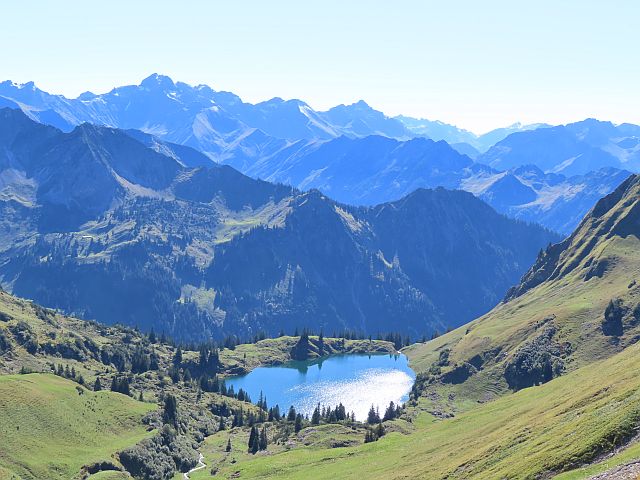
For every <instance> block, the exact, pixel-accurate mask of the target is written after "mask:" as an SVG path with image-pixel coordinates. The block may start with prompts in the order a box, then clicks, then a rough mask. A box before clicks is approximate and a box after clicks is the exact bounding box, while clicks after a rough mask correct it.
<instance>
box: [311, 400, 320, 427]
mask: <svg viewBox="0 0 640 480" xmlns="http://www.w3.org/2000/svg"><path fill="white" fill-rule="evenodd" d="M319 424H320V404H318V405H317V406H316V408H315V409H314V410H313V415H311V425H319Z"/></svg>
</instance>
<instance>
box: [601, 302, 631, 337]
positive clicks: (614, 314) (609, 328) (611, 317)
mask: <svg viewBox="0 0 640 480" xmlns="http://www.w3.org/2000/svg"><path fill="white" fill-rule="evenodd" d="M627 311H628V309H627V307H625V306H624V304H623V303H622V300H621V299H619V298H614V299H612V300H609V304H608V305H607V308H605V310H604V319H603V320H602V333H604V334H605V335H607V336H615V337H617V336H620V335H622V333H623V332H624V328H623V326H622V320H623V319H624V316H625V315H626V314H627Z"/></svg>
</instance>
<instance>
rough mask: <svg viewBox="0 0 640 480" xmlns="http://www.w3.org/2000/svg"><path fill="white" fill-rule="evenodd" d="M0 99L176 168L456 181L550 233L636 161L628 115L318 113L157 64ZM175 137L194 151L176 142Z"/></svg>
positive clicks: (345, 185)
mask: <svg viewBox="0 0 640 480" xmlns="http://www.w3.org/2000/svg"><path fill="white" fill-rule="evenodd" d="M0 106H7V107H10V108H14V109H16V108H19V109H21V110H22V111H23V112H24V113H25V114H26V115H27V116H28V117H29V118H30V119H32V120H34V121H37V122H40V123H44V124H48V125H52V126H55V127H57V128H59V129H60V130H62V131H65V132H69V131H71V130H72V129H73V128H74V126H76V125H79V124H82V123H83V122H88V123H92V124H95V125H105V126H109V127H113V128H119V129H123V130H126V131H128V132H129V134H130V135H132V136H135V138H136V139H138V140H139V141H141V142H143V143H144V144H145V145H147V146H150V147H152V148H153V149H155V150H156V151H163V152H172V153H171V154H170V155H172V156H174V157H178V156H180V155H182V156H183V160H182V163H183V164H184V165H185V166H201V165H203V164H206V163H207V162H215V163H225V164H228V165H231V166H233V167H234V168H236V169H238V170H240V171H242V172H243V173H245V174H247V175H250V176H252V177H255V178H262V179H267V180H270V181H276V182H282V183H287V184H290V185H293V186H296V187H299V188H302V189H310V188H317V189H320V190H321V191H323V192H325V193H327V194H328V195H330V196H332V197H334V198H335V199H337V200H339V201H342V202H346V203H352V204H356V205H373V204H376V203H380V202H386V201H391V200H396V199H399V198H401V197H402V196H404V195H407V194H409V193H410V192H412V191H413V190H415V189H416V188H433V187H438V186H444V187H446V188H462V189H465V190H467V191H470V192H473V193H474V194H476V195H477V196H479V197H481V198H483V199H485V200H486V201H488V202H489V203H490V204H491V205H492V206H494V207H495V208H496V209H498V210H499V211H501V212H504V213H506V214H508V215H511V216H516V217H518V218H522V219H526V220H530V221H537V222H540V223H542V224H543V225H545V226H547V227H549V228H553V229H555V230H558V231H560V232H568V231H570V230H571V228H573V226H575V224H576V223H577V220H578V218H579V216H581V215H582V214H584V213H586V211H587V210H588V208H589V207H590V206H591V205H592V204H593V203H594V202H595V200H597V197H596V196H597V195H599V194H605V193H608V192H610V191H611V190H613V188H614V187H615V186H616V182H618V181H619V180H620V178H621V177H624V176H625V175H627V170H630V171H640V143H639V138H640V127H638V126H636V125H631V124H623V125H619V126H615V125H613V124H611V123H609V122H599V121H596V120H585V121H583V122H577V123H574V124H569V125H565V126H556V127H550V126H547V125H521V124H514V125H512V126H510V127H507V128H502V129H496V130H494V131H492V132H489V133H486V134H484V135H481V136H477V135H475V134H473V133H471V132H468V131H466V130H462V129H459V128H457V127H455V126H452V125H448V124H446V123H443V122H438V121H429V120H423V119H420V120H419V119H413V118H409V117H402V116H400V117H396V118H390V117H388V116H386V115H384V114H383V113H382V112H379V111H377V110H375V109H373V108H371V107H370V106H369V105H367V104H366V103H365V102H364V101H359V102H357V103H354V104H352V105H339V106H337V107H334V108H332V109H330V110H327V111H325V112H319V111H316V110H314V109H313V108H311V107H310V106H309V105H308V104H306V103H305V102H303V101H301V100H283V99H281V98H273V99H271V100H268V101H265V102H260V103H257V104H251V103H246V102H243V101H242V100H241V99H240V97H238V96H237V95H234V94H233V93H230V92H220V91H215V90H213V89H212V88H210V87H208V86H206V85H198V86H190V85H187V84H185V83H182V82H174V81H173V80H172V79H170V78H169V77H166V76H163V75H157V74H154V75H151V76H149V77H148V78H146V79H144V80H143V81H142V82H141V83H140V85H129V86H123V87H118V88H114V89H113V90H111V91H110V92H108V93H104V94H99V95H98V94H94V93H91V92H86V93H83V94H82V95H80V96H79V97H78V98H76V99H68V98H65V97H63V96H60V95H51V94H48V93H46V92H44V91H42V90H40V89H38V88H37V87H36V86H35V85H34V84H33V83H32V82H30V83H27V84H23V85H18V84H14V83H12V82H9V81H7V82H3V83H0ZM136 131H139V132H143V133H144V134H145V135H147V136H146V137H143V136H141V135H143V134H142V133H136ZM427 137H429V138H427ZM445 142H447V143H450V144H451V146H449V145H447V143H445ZM496 142H497V143H496ZM494 143H495V145H493V144H494ZM179 145H183V146H187V147H192V148H194V149H196V150H198V151H200V152H202V153H204V155H201V156H197V157H194V156H193V154H186V153H185V152H186V150H183V151H181V152H180V151H179V150H180V148H179ZM205 155H206V157H205ZM474 160H475V161H474ZM525 165H528V166H531V165H533V166H535V167H536V168H537V169H538V171H537V172H536V174H535V175H533V176H532V175H528V176H527V177H526V178H525V177H523V175H522V174H518V173H514V172H517V171H518V169H520V167H522V166H525ZM603 169H604V170H603ZM529 173H531V172H529ZM552 174H561V175H559V177H558V176H554V175H552ZM534 177H535V180H532V178H534ZM558 178H560V180H558ZM554 182H555V183H554ZM591 191H594V192H598V193H596V194H592V193H590V192H591Z"/></svg>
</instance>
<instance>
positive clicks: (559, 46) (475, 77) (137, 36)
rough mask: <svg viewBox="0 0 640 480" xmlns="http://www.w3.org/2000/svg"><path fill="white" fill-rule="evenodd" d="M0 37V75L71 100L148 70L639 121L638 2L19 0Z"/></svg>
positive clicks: (320, 100)
mask: <svg viewBox="0 0 640 480" xmlns="http://www.w3.org/2000/svg"><path fill="white" fill-rule="evenodd" d="M0 45H2V49H1V53H0V79H11V80H14V81H18V82H26V81H29V80H33V81H35V82H36V84H37V85H38V86H40V87H41V88H43V89H45V90H48V91H51V92H54V93H63V94H65V95H67V96H75V95H77V94H79V93H80V92H82V91H85V90H91V91H94V92H96V93H99V92H104V91H108V90H110V89H111V88H112V87H114V86H116V85H122V84H132V83H139V81H140V80H141V79H142V78H144V77H146V76H147V75H149V74H150V73H153V72H158V73H164V74H167V75H170V76H171V77H172V78H174V80H182V81H185V82H187V83H193V84H198V83H206V84H209V85H210V86H211V87H213V88H214V89H217V90H230V91H233V92H235V93H237V94H238V95H240V96H241V97H242V98H243V99H245V100H248V101H259V100H264V99H268V98H271V97H274V96H280V97H283V98H301V99H303V100H305V101H307V102H308V103H309V104H311V105H312V106H313V107H314V108H318V109H324V108H328V107H330V106H333V105H336V104H339V103H351V102H354V101H356V100H358V99H360V98H363V99H365V100H366V101H367V102H368V103H369V104H370V105H372V106H373V107H375V108H378V109H380V110H383V111H384V112H385V113H387V114H389V115H396V114H400V113H403V114H406V115H412V116H417V117H426V118H430V119H439V120H443V121H446V122H450V123H454V124H456V125H459V126H462V127H465V128H469V129H471V130H474V131H476V132H482V131H486V130H489V129H491V128H493V127H496V126H503V125H506V124H510V123H513V122H515V121H522V122H526V123H531V122H549V123H565V122H568V121H572V120H577V119H582V118H585V117H590V116H593V117H597V118H600V119H608V120H612V121H615V122H623V121H628V122H634V123H640V87H639V86H640V1H638V0H628V1H625V0H618V1H616V0H611V1H590V0H553V1H551V0H536V1H516V0H511V1H491V0H486V1H480V0H469V1H455V0H453V1H438V2H436V1H427V0H422V1H403V0H395V1H393V2H391V1H376V0H369V1H359V0H339V1H335V0H322V1H304V0H286V1H278V0H272V1H267V0H255V1H253V0H227V1H224V2H222V1H214V0H207V1H189V0H184V1H179V2H178V1H173V2H168V1H162V0H156V1H146V0H128V1H121V0H110V1H109V2H97V1H92V0H63V1H53V0H50V1H47V0H29V1H17V2H4V3H3V6H2V27H1V28H0Z"/></svg>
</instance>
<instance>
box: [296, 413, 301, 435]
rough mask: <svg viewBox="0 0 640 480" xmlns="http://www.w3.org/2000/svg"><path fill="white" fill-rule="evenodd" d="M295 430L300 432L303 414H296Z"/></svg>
mask: <svg viewBox="0 0 640 480" xmlns="http://www.w3.org/2000/svg"><path fill="white" fill-rule="evenodd" d="M294 430H295V432H296V433H298V432H299V431H300V430H302V415H300V414H298V415H296V423H295V426H294Z"/></svg>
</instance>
